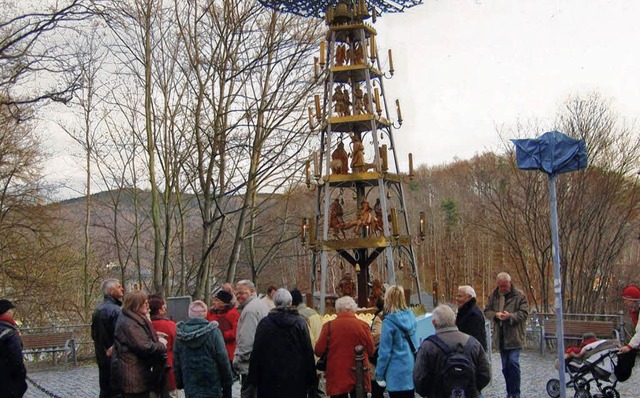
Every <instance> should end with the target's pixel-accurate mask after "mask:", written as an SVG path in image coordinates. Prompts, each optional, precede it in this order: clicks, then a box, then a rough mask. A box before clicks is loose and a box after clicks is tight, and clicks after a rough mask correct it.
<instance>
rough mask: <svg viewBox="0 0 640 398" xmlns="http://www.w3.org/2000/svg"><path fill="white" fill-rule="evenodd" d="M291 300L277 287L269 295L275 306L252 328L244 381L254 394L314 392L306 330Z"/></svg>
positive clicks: (288, 396) (282, 396)
mask: <svg viewBox="0 0 640 398" xmlns="http://www.w3.org/2000/svg"><path fill="white" fill-rule="evenodd" d="M291 301H292V297H291V294H290V293H289V292H288V291H287V290H286V289H278V290H277V291H276V292H275V294H274V295H273V302H274V304H275V305H276V308H274V309H272V310H271V311H270V312H269V314H268V315H267V316H266V317H265V318H262V320H261V321H260V323H259V324H258V328H257V329H256V337H255V341H254V342H253V351H252V353H251V360H250V363H249V375H248V377H247V382H248V383H249V384H250V385H251V386H254V387H255V389H256V390H257V397H258V398H263V397H264V398H270V397H279V398H299V397H307V396H314V395H313V393H314V390H315V388H316V385H317V376H316V369H315V359H314V357H313V348H312V347H311V340H310V338H309V331H308V329H307V323H306V322H305V320H304V319H303V318H302V317H301V316H300V315H299V314H298V311H297V310H296V309H294V308H291ZM292 375H295V377H292Z"/></svg>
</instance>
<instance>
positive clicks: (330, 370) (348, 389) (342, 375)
mask: <svg viewBox="0 0 640 398" xmlns="http://www.w3.org/2000/svg"><path fill="white" fill-rule="evenodd" d="M356 309H357V305H356V302H355V301H353V298H352V297H350V296H344V297H340V298H339V299H338V300H336V312H337V313H338V316H337V317H336V319H334V320H333V321H329V322H327V323H325V324H324V325H323V326H322V332H320V337H319V338H318V342H317V343H316V346H315V349H314V351H315V354H316V356H318V357H320V356H322V354H324V352H325V351H326V350H327V349H328V350H329V355H328V360H327V370H326V372H325V376H326V379H327V395H329V396H331V397H332V398H346V397H347V395H351V398H355V396H356V392H355V388H356V373H355V372H354V371H353V367H354V366H356V353H355V347H356V346H358V345H361V346H363V347H364V353H365V356H364V366H365V367H370V366H369V357H370V356H371V355H373V351H374V350H375V345H374V343H373V336H372V335H371V330H370V329H369V325H367V324H366V323H365V322H363V321H361V320H360V319H358V318H356V314H355V311H356ZM364 376H365V388H366V390H367V392H370V391H371V378H370V374H369V372H364Z"/></svg>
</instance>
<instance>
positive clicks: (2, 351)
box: [0, 315, 27, 398]
mask: <svg viewBox="0 0 640 398" xmlns="http://www.w3.org/2000/svg"><path fill="white" fill-rule="evenodd" d="M26 377H27V369H26V368H25V366H24V360H23V357H22V340H21V339H20V334H19V333H18V328H17V327H16V323H15V321H14V320H13V319H12V318H10V317H9V316H7V315H0V397H3V398H22V396H23V395H24V393H25V391H27V382H26Z"/></svg>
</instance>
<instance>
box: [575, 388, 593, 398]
mask: <svg viewBox="0 0 640 398" xmlns="http://www.w3.org/2000/svg"><path fill="white" fill-rule="evenodd" d="M573 398H591V393H590V392H589V390H585V389H583V388H579V389H577V390H576V393H575V394H573Z"/></svg>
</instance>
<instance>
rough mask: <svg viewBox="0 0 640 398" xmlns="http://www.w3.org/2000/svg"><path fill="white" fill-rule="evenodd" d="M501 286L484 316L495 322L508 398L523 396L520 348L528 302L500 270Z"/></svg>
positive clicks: (494, 336) (494, 327) (495, 340)
mask: <svg viewBox="0 0 640 398" xmlns="http://www.w3.org/2000/svg"><path fill="white" fill-rule="evenodd" d="M497 279H498V287H496V289H495V290H494V291H493V292H492V293H491V295H489V301H488V302H487V306H486V307H485V309H484V316H485V317H487V319H488V320H490V321H492V322H493V343H494V345H495V346H497V347H498V348H499V349H500V358H501V359H502V374H503V375H504V379H505V382H506V386H507V394H508V395H507V398H520V350H522V346H523V345H524V342H525V336H526V323H527V319H528V317H529V302H528V301H527V297H526V296H525V295H524V293H523V292H522V291H520V290H518V289H516V288H515V287H514V286H513V284H512V283H511V276H510V275H509V274H507V273H506V272H501V273H499V274H498V278H497Z"/></svg>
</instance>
